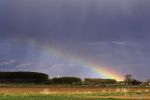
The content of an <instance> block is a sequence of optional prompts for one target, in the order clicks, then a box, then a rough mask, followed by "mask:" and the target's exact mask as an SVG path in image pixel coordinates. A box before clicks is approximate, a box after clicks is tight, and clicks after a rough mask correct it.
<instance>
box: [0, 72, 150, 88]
mask: <svg viewBox="0 0 150 100" xmlns="http://www.w3.org/2000/svg"><path fill="white" fill-rule="evenodd" d="M0 83H42V84H43V83H44V84H52V85H53V84H54V85H57V84H58V85H61V84H62V85H64V84H72V85H107V84H108V85H110V84H112V85H113V84H119V83H123V84H125V85H139V84H142V82H140V81H138V80H136V79H133V78H132V75H130V74H127V75H125V80H124V81H122V82H117V81H116V80H115V79H101V78H85V79H83V80H82V79H81V78H78V77H58V78H51V79H50V78H49V76H48V75H47V74H45V73H39V72H0ZM147 83H150V80H148V81H147Z"/></svg>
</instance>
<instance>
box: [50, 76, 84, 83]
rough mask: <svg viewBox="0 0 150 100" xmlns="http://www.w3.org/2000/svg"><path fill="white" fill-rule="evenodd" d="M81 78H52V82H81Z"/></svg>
mask: <svg viewBox="0 0 150 100" xmlns="http://www.w3.org/2000/svg"><path fill="white" fill-rule="evenodd" d="M81 83H82V80H81V79H80V78H77V77H60V78H53V79H52V84H81Z"/></svg>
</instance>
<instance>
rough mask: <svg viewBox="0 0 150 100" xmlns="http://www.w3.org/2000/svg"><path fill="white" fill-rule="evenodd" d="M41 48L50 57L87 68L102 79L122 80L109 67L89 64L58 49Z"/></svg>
mask: <svg viewBox="0 0 150 100" xmlns="http://www.w3.org/2000/svg"><path fill="white" fill-rule="evenodd" d="M42 48H43V50H44V52H46V53H48V54H49V55H52V56H54V57H59V58H65V59H67V60H69V61H72V62H75V63H77V64H80V65H82V66H84V67H87V68H89V69H90V70H91V71H92V72H94V73H96V74H98V75H99V76H101V77H102V78H105V79H116V80H117V81H122V80H123V79H124V78H123V76H122V75H121V74H120V73H118V72H116V71H114V70H113V69H111V68H110V67H109V68H108V67H106V66H100V65H97V64H93V63H90V62H88V61H85V60H84V59H82V58H81V57H77V56H75V55H72V54H70V55H69V54H68V53H66V52H65V51H63V50H60V49H59V50H58V49H56V48H53V47H49V46H47V45H45V46H43V47H42Z"/></svg>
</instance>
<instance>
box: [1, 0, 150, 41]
mask: <svg viewBox="0 0 150 100" xmlns="http://www.w3.org/2000/svg"><path fill="white" fill-rule="evenodd" d="M149 4H150V1H149V0H144V1H141V0H126V1H125V0H121V1H119V0H113V1H107V0H106V1H105V0H82V1H79V0H77V1H74V0H60V1H58V0H57V1H56V0H51V1H49V0H44V1H39V0H22V1H18V0H13V1H8V0H6V1H4V0H3V1H1V10H0V12H1V18H0V22H1V23H0V27H1V29H0V32H1V37H16V36H18V37H32V38H37V39H39V38H40V39H42V38H43V40H44V39H45V38H46V37H47V38H49V39H51V40H56V39H57V40H59V39H61V40H66V38H67V40H69V38H71V39H70V40H72V39H73V40H77V41H78V40H87V41H88V40H101V39H103V40H113V39H116V38H117V39H125V40H126V39H127V40H128V39H129V40H134V37H135V39H139V40H141V39H143V38H146V37H143V36H145V35H148V32H149V31H150V29H149V28H148V26H149V24H150V20H149V17H150V14H149V9H150V6H149ZM135 34H136V35H135ZM68 37H69V38H68ZM130 37H131V38H130ZM55 38H56V39H55Z"/></svg>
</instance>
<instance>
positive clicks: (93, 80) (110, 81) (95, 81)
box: [84, 78, 117, 85]
mask: <svg viewBox="0 0 150 100" xmlns="http://www.w3.org/2000/svg"><path fill="white" fill-rule="evenodd" d="M116 82H117V81H116V80H114V79H100V78H85V79H84V84H87V85H102V84H115V83H116Z"/></svg>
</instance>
